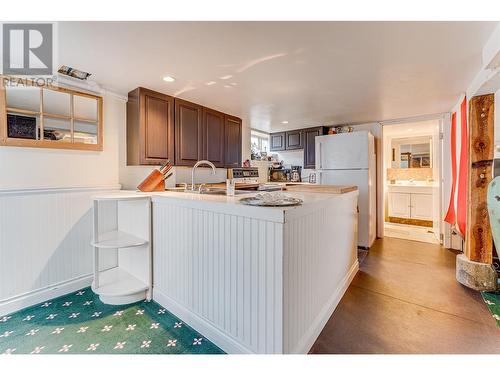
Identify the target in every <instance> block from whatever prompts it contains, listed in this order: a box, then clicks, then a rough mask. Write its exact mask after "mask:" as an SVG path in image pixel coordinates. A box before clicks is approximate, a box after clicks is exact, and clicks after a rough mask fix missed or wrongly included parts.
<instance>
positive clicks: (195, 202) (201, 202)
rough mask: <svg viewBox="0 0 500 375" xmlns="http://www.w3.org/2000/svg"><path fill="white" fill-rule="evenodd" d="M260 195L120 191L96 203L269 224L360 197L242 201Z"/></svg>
mask: <svg viewBox="0 0 500 375" xmlns="http://www.w3.org/2000/svg"><path fill="white" fill-rule="evenodd" d="M258 193H259V192H250V193H245V194H237V195H235V196H227V195H212V194H197V193H184V192H175V191H164V192H163V191H162V192H150V193H143V192H140V191H133V190H119V191H116V192H112V193H107V194H103V195H96V196H95V197H94V199H96V200H108V199H116V200H120V199H134V198H135V197H136V199H137V198H145V197H151V200H152V201H153V202H157V203H161V202H162V201H163V202H167V203H168V202H170V203H173V204H177V205H182V206H185V207H186V206H187V207H193V208H200V207H203V208H204V209H206V210H207V211H217V212H225V213H230V214H236V215H242V216H248V217H254V218H260V219H266V220H270V221H278V222H283V221H284V220H285V215H284V214H285V212H286V213H287V215H292V216H293V215H295V214H298V212H297V211H300V212H301V213H303V212H304V210H305V211H314V210H315V209H317V208H318V207H321V205H322V203H323V202H325V201H326V200H330V199H352V198H353V197H357V196H358V191H353V192H349V193H344V194H330V193H311V192H284V194H286V195H288V196H291V197H294V198H299V199H301V200H302V201H303V203H302V204H301V205H298V206H288V207H257V206H249V205H246V204H243V203H241V202H240V199H241V198H246V197H251V196H254V195H256V194H258Z"/></svg>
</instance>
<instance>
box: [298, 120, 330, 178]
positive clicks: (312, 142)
mask: <svg viewBox="0 0 500 375" xmlns="http://www.w3.org/2000/svg"><path fill="white" fill-rule="evenodd" d="M324 133H325V131H324V128H323V127H322V126H320V127H317V128H310V129H305V130H304V134H303V138H304V169H307V168H316V137H317V136H318V135H324Z"/></svg>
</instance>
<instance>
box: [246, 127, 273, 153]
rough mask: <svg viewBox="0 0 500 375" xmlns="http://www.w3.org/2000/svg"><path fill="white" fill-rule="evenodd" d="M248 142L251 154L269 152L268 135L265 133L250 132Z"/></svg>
mask: <svg viewBox="0 0 500 375" xmlns="http://www.w3.org/2000/svg"><path fill="white" fill-rule="evenodd" d="M250 142H251V147H252V154H254V155H257V154H260V153H261V152H268V151H269V134H267V133H264V132H261V131H258V130H252V131H251V134H250Z"/></svg>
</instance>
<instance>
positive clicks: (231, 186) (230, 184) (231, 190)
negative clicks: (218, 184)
mask: <svg viewBox="0 0 500 375" xmlns="http://www.w3.org/2000/svg"><path fill="white" fill-rule="evenodd" d="M235 189H236V182H235V180H234V179H233V178H228V179H227V180H226V195H229V196H230V197H233V196H234V194H235Z"/></svg>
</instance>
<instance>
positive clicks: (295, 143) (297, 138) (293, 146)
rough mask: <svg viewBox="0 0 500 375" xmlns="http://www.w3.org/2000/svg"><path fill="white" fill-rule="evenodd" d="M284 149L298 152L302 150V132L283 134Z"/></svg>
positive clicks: (293, 131) (294, 131)
mask: <svg viewBox="0 0 500 375" xmlns="http://www.w3.org/2000/svg"><path fill="white" fill-rule="evenodd" d="M285 140H286V142H285V143H286V144H285V149H286V150H298V149H301V148H304V144H303V141H302V130H292V131H288V132H286V133H285Z"/></svg>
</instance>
